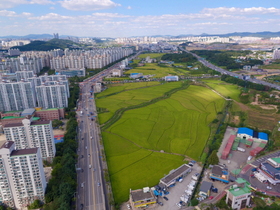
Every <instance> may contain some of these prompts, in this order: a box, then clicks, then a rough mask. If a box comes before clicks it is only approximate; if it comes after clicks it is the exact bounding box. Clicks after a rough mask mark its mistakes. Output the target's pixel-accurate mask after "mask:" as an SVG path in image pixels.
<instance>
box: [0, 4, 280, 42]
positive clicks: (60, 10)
mask: <svg viewBox="0 0 280 210" xmlns="http://www.w3.org/2000/svg"><path fill="white" fill-rule="evenodd" d="M279 15H280V2H275V1H274V0H267V1H260V0H256V1H254V2H253V3H250V2H247V1H233V2H227V1H222V0H214V1H207V0H197V1H193V0H177V1H176V2H174V1H171V0H169V1H159V0H153V1H147V0H142V1H128V0H63V1H57V0H13V1H10V0H2V1H1V2H0V23H1V25H2V30H1V33H0V36H8V35H20V36H22V35H27V34H43V33H48V34H52V33H59V34H65V35H72V36H80V37H82V36H91V37H113V38H117V37H128V36H153V35H180V34H194V35H199V34H202V33H208V34H224V33H232V32H259V31H272V32H276V31H280V24H279ZM38 26H40V27H38Z"/></svg>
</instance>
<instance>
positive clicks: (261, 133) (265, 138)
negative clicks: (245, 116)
mask: <svg viewBox="0 0 280 210" xmlns="http://www.w3.org/2000/svg"><path fill="white" fill-rule="evenodd" d="M259 139H261V140H265V141H268V135H267V133H263V132H259Z"/></svg>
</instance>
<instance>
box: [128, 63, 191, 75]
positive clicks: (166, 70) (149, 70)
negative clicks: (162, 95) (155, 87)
mask: <svg viewBox="0 0 280 210" xmlns="http://www.w3.org/2000/svg"><path fill="white" fill-rule="evenodd" d="M185 72H186V70H184V69H181V68H174V67H168V66H166V67H162V66H158V64H157V63H146V64H145V66H139V67H136V68H135V69H131V70H128V71H126V72H125V73H126V74H131V73H143V75H154V77H156V78H158V77H164V76H168V75H183V74H184V73H185Z"/></svg>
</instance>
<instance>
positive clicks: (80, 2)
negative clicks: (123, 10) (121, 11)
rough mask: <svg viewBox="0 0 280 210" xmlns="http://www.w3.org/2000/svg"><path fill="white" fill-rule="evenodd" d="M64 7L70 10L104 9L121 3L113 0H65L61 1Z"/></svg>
mask: <svg viewBox="0 0 280 210" xmlns="http://www.w3.org/2000/svg"><path fill="white" fill-rule="evenodd" d="M59 3H60V4H61V6H62V7H64V8H66V9H68V10H82V11H91V10H102V9H110V8H113V7H117V6H121V5H120V4H117V3H114V2H112V1H111V0H64V1H59Z"/></svg>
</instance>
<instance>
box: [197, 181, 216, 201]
mask: <svg viewBox="0 0 280 210" xmlns="http://www.w3.org/2000/svg"><path fill="white" fill-rule="evenodd" d="M212 186H213V183H212V182H207V181H203V182H202V183H201V186H200V188H199V193H198V194H199V195H201V196H205V197H209V196H210V192H211V188H212Z"/></svg>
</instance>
